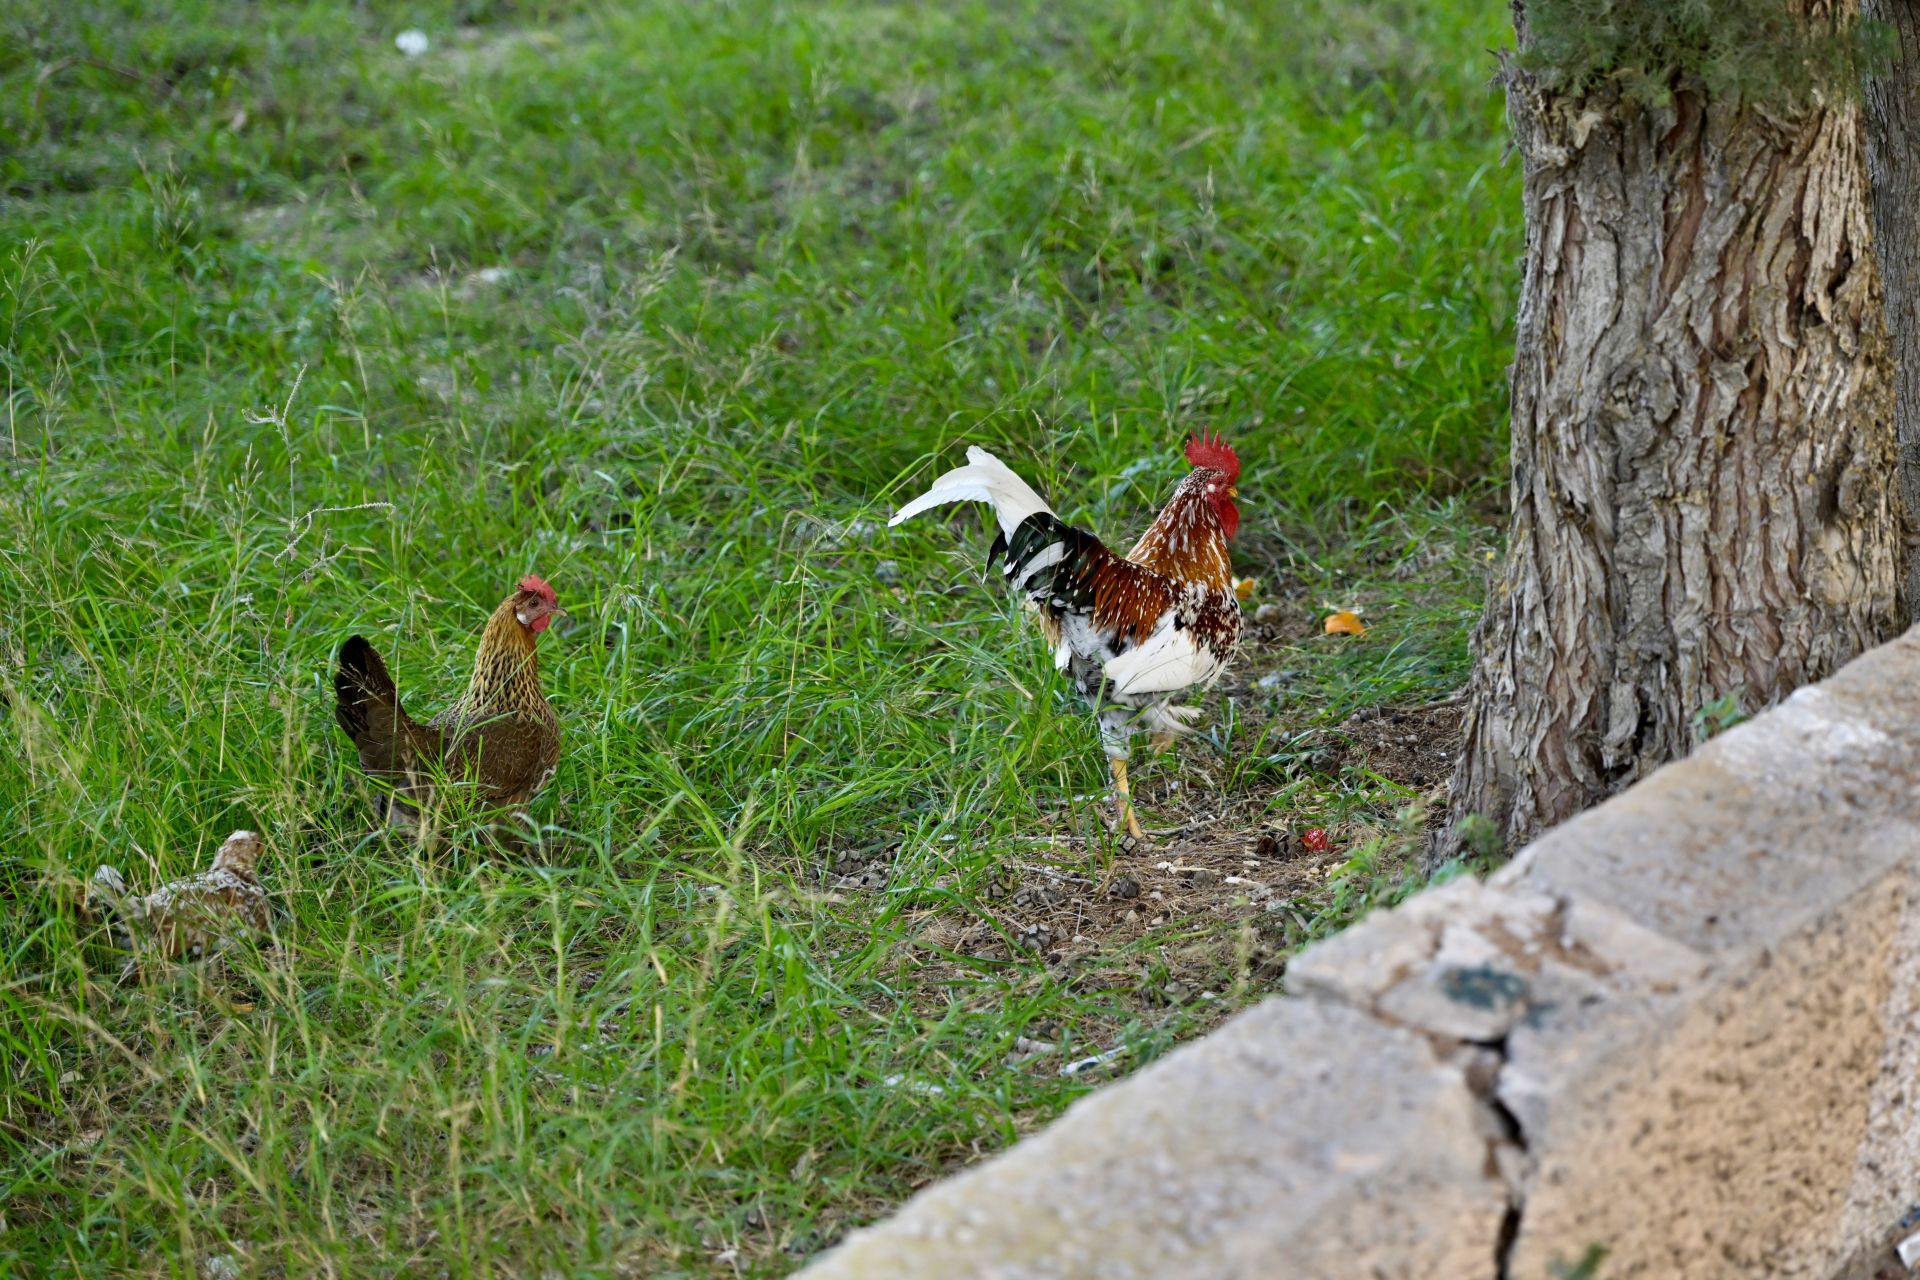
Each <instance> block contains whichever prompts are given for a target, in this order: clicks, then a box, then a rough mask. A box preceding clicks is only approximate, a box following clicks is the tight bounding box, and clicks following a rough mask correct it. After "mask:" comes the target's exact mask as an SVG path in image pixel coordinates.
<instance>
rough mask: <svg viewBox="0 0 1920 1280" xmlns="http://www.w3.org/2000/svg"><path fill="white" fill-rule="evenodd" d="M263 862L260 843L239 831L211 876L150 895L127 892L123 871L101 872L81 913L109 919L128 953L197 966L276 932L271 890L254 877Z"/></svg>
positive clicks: (221, 852)
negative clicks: (234, 945) (236, 944)
mask: <svg viewBox="0 0 1920 1280" xmlns="http://www.w3.org/2000/svg"><path fill="white" fill-rule="evenodd" d="M259 861H260V837H259V836H257V835H255V834H254V833H253V832H251V831H236V832H234V833H233V834H232V835H230V836H228V837H227V838H226V840H225V841H224V842H223V843H222V844H221V845H220V849H219V851H218V852H217V853H215V854H214V855H213V865H212V866H211V867H209V868H208V869H207V870H205V871H202V872H201V873H200V874H199V875H194V876H188V877H187V878H186V879H184V880H175V881H172V882H171V883H169V884H165V885H162V886H161V887H160V888H158V889H156V890H155V891H154V892H152V893H149V894H146V895H145V896H141V895H138V894H133V893H129V892H128V891H127V882H126V881H125V880H124V879H123V878H122V877H121V875H120V873H119V872H118V871H116V870H114V869H113V868H112V867H106V866H103V867H101V868H100V869H99V870H97V871H95V872H94V873H93V880H92V882H91V883H90V884H89V885H88V886H87V897H86V901H85V903H84V904H83V907H84V910H85V912H86V914H87V916H88V917H89V918H92V919H103V920H110V921H111V922H112V924H113V935H114V941H115V942H116V943H117V944H118V945H120V946H122V947H124V948H125V949H127V950H129V951H132V952H134V953H136V954H146V955H151V956H155V957H158V958H159V959H163V960H173V959H178V958H180V957H183V956H184V957H186V958H187V959H192V960H197V959H200V958H202V957H204V956H208V955H212V954H213V953H214V952H217V951H220V950H222V949H224V948H225V947H226V946H227V945H228V944H229V943H231V942H233V941H235V940H236V939H238V938H241V937H244V936H246V935H248V934H263V933H266V932H268V931H269V930H270V929H271V928H272V924H273V913H272V910H271V908H270V907H269V905H268V902H267V891H266V890H265V889H263V888H261V887H260V879H259V876H258V875H257V873H256V868H257V867H258V865H259Z"/></svg>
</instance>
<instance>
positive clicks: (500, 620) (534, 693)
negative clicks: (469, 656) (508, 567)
mask: <svg viewBox="0 0 1920 1280" xmlns="http://www.w3.org/2000/svg"><path fill="white" fill-rule="evenodd" d="M514 603H515V602H514V598H512V597H509V598H508V599H506V600H504V601H502V602H501V605H500V607H499V608H498V609H495V610H494V611H493V616H492V617H491V618H488V619H487V629H486V630H485V631H483V632H481V634H480V651H479V652H478V653H477V654H475V655H474V659H473V676H472V678H471V679H469V680H468V681H467V691H466V693H465V694H463V695H461V698H460V702H461V705H462V707H463V708H464V709H465V710H466V711H467V712H468V713H473V712H500V711H508V710H511V709H513V708H514V707H518V706H528V705H534V704H538V703H540V702H541V701H543V698H542V695H541V693H540V660H539V657H538V656H537V655H536V654H535V652H534V635H533V633H532V632H531V631H529V630H527V629H526V627H524V626H522V625H521V623H520V619H519V618H518V617H517V616H515V613H514Z"/></svg>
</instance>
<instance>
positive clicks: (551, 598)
mask: <svg viewBox="0 0 1920 1280" xmlns="http://www.w3.org/2000/svg"><path fill="white" fill-rule="evenodd" d="M520 589H521V590H522V591H531V592H533V594H535V595H537V596H539V597H540V598H541V599H542V600H545V601H546V602H547V607H548V608H553V607H555V606H557V605H558V604H559V603H560V599H559V597H558V596H556V595H554V594H553V588H552V587H550V586H548V585H547V580H546V579H545V578H543V577H541V576H540V575H539V574H537V573H530V574H528V575H527V576H526V577H524V578H522V579H520Z"/></svg>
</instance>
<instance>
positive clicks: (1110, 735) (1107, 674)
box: [887, 433, 1240, 842]
mask: <svg viewBox="0 0 1920 1280" xmlns="http://www.w3.org/2000/svg"><path fill="white" fill-rule="evenodd" d="M1187 461H1188V462H1189V463H1191V464H1192V465H1193V470H1192V471H1191V472H1190V473H1189V474H1188V475H1187V477H1186V479H1184V480H1182V481H1181V482H1180V486H1179V487H1178V488H1177V489H1175V490H1174V492H1173V497H1172V498H1171V499H1170V500H1169V501H1168V502H1167V505H1166V506H1165V507H1164V508H1163V509H1162V510H1161V512H1160V514H1159V516H1158V517H1157V518H1155V520H1154V522H1153V523H1152V524H1151V525H1150V526H1148V528H1147V531H1146V533H1145V534H1143V535H1141V538H1140V541H1139V542H1137V543H1135V544H1134V547H1133V550H1131V551H1129V552H1128V553H1127V555H1126V558H1125V559H1122V558H1121V557H1119V556H1117V555H1115V554H1114V553H1113V552H1111V551H1109V550H1108V549H1107V548H1106V546H1105V545H1104V544H1102V543H1101V541H1100V539H1098V538H1096V537H1094V536H1093V535H1092V534H1090V533H1088V532H1086V531H1085V530H1083V529H1076V528H1074V527H1073V526H1072V525H1070V524H1067V523H1066V522H1065V521H1063V520H1061V519H1060V517H1058V516H1056V515H1055V514H1054V513H1053V512H1052V510H1050V509H1049V508H1048V506H1047V504H1046V501H1045V500H1044V499H1043V498H1041V497H1040V495H1039V494H1037V493H1035V492H1034V491H1033V489H1032V488H1031V487H1029V486H1028V484H1027V483H1026V481H1024V480H1022V479H1021V478H1020V477H1019V476H1017V475H1015V474H1014V473H1013V471H1012V470H1010V469H1009V468H1008V467H1007V466H1006V464H1005V463H1003V462H1001V461H1000V459H998V458H996V457H994V456H993V455H992V454H990V453H988V452H987V451H986V450H985V449H981V448H977V447H976V448H970V449H968V450H967V465H966V466H964V467H960V468H957V469H956V470H953V471H949V472H947V473H946V474H945V475H943V476H941V477H940V478H939V479H938V480H935V481H934V482H933V487H932V488H931V489H929V490H927V491H926V492H925V493H924V494H922V495H920V496H919V497H918V498H915V499H914V500H913V501H912V502H909V503H908V504H907V505H906V506H904V507H902V508H900V510H899V511H898V512H896V513H895V514H894V517H893V519H891V520H889V521H888V522H887V523H888V524H889V525H897V524H899V523H900V522H901V521H903V520H907V519H910V518H912V517H913V516H916V515H918V514H920V513H921V512H922V511H926V510H928V509H930V508H932V507H938V506H942V505H944V504H946V503H949V502H985V503H988V504H989V505H991V506H992V507H993V514H994V518H995V519H996V520H997V521H998V522H999V525H1000V531H999V533H998V534H996V535H995V537H994V540H993V548H992V550H990V551H989V552H988V553H987V567H988V568H992V567H993V564H994V562H995V561H996V560H998V559H999V558H1000V557H1001V556H1003V555H1004V556H1005V557H1006V567H1005V569H1004V570H1003V573H1004V575H1005V577H1006V579H1007V582H1008V583H1009V584H1010V585H1011V586H1012V587H1013V589H1014V590H1015V591H1018V592H1020V593H1022V594H1023V595H1024V596H1025V597H1026V599H1027V602H1028V603H1029V604H1030V605H1031V606H1032V607H1033V608H1034V610H1035V611H1036V612H1037V613H1038V615H1039V620H1040V629H1041V631H1042V633H1043V634H1044V635H1045V636H1046V639H1047V643H1048V644H1049V645H1050V646H1052V648H1053V664H1054V666H1055V668H1057V669H1058V670H1061V671H1064V672H1066V673H1067V674H1068V676H1069V677H1070V678H1071V679H1072V681H1073V683H1074V687H1075V688H1076V689H1078V690H1079V691H1080V694H1081V696H1083V697H1084V698H1086V699H1087V701H1088V702H1089V703H1090V704H1091V706H1092V708H1093V710H1094V712H1095V714H1096V716H1097V717H1098V720H1099V725H1100V743H1101V745H1102V746H1103V747H1104V748H1105V749H1106V754H1107V761H1108V767H1109V769H1110V770H1111V771H1112V774H1113V789H1114V799H1115V803H1116V805H1117V807H1118V810H1119V819H1120V822H1121V823H1123V824H1124V825H1125V827H1126V830H1127V834H1128V835H1130V836H1132V837H1133V838H1134V839H1135V840H1139V841H1142V842H1144V841H1145V840H1146V838H1147V837H1146V833H1145V832H1144V831H1142V830H1141V829H1140V820H1139V818H1138V817H1137V816H1135V814H1134V811H1133V797H1132V794H1131V792H1130V791H1129V790H1128V787H1127V757H1128V755H1129V754H1130V747H1131V744H1132V740H1133V735H1134V734H1135V733H1136V732H1138V731H1139V730H1141V729H1145V730H1146V731H1147V732H1148V733H1149V734H1150V735H1152V741H1153V743H1154V745H1155V746H1156V747H1157V748H1160V749H1165V748H1166V747H1167V746H1170V745H1171V744H1172V742H1173V738H1174V736H1175V735H1176V734H1179V733H1183V732H1185V731H1187V730H1188V729H1190V728H1191V727H1192V721H1193V719H1194V717H1196V716H1197V715H1199V713H1200V709H1199V708H1198V707H1176V706H1173V705H1171V702H1172V699H1173V698H1175V697H1176V696H1178V695H1180V694H1183V693H1185V692H1187V691H1188V690H1196V691H1199V690H1204V689H1206V688H1207V687H1208V686H1209V685H1211V684H1212V683H1213V682H1214V681H1215V680H1217V679H1218V678H1219V676H1220V673H1221V672H1222V671H1224V670H1225V669H1226V665H1227V663H1228V661H1229V660H1230V659H1231V658H1232V657H1233V651H1234V647H1235V646H1236V645H1237V644H1238V643H1239V640H1240V605H1239V602H1238V600H1237V599H1236V598H1235V596H1234V589H1233V574H1232V570H1231V568H1230V567H1229V563H1228V559H1227V541H1228V539H1230V538H1232V537H1233V535H1234V532H1235V531H1236V530H1237V529H1238V528H1239V525H1240V509H1239V508H1238V507H1237V506H1235V505H1234V499H1235V498H1237V497H1238V496H1239V492H1238V490H1236V489H1235V488H1234V485H1235V484H1236V482H1237V481H1238V480H1239V478H1240V460H1239V458H1238V457H1236V456H1235V455H1234V452H1233V449H1232V448H1231V447H1230V446H1229V445H1228V444H1227V443H1226V442H1225V441H1224V440H1221V439H1220V438H1219V437H1218V436H1213V437H1209V436H1207V435H1206V434H1205V433H1202V434H1201V435H1198V436H1195V437H1194V438H1192V439H1191V440H1189V441H1188V442H1187Z"/></svg>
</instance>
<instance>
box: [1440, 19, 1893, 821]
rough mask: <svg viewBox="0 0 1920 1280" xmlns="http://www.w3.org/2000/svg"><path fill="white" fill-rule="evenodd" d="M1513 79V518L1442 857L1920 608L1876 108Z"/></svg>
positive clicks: (1532, 816)
mask: <svg viewBox="0 0 1920 1280" xmlns="http://www.w3.org/2000/svg"><path fill="white" fill-rule="evenodd" d="M1515 13H1516V27H1517V28H1518V29H1519V32H1520V37H1521V41H1522V47H1525V40H1526V30H1525V15H1524V13H1523V12H1522V11H1521V9H1520V7H1519V6H1518V5H1516V6H1515ZM1505 78H1506V88H1507V106H1508V116H1509V119H1510V121H1511V124H1512V128H1513V134H1514V139H1515V143H1516V146H1517V149H1518V152H1519V155H1520V157H1521V160H1522V162H1523V164H1524V165H1525V173H1524V188H1523V190H1524V196H1523V198H1524V204H1525V215H1526V226H1527V257H1526V266H1525V276H1524V281H1523V284H1522V287H1521V296H1520V309H1519V317H1518V334H1517V348H1518V349H1517V354H1516V358H1515V361H1514V365H1513V370H1512V398H1513V405H1512V412H1513V491H1512V502H1513V511H1512V523H1511V526H1510V533H1509V544H1508V548H1507V555H1506V559H1505V562H1504V565H1503V567H1502V570H1501V573H1500V576H1499V578H1498V580H1497V581H1496V582H1495V583H1494V584H1492V586H1491V588H1490V590H1489V593H1488V599H1487V605H1486V612H1485V614H1484V616H1483V617H1482V619H1481V622H1480V625H1479V627H1478V628H1477V630H1476V632H1475V635H1474V651H1475V659H1474V661H1475V666H1474V672H1473V676H1472V680H1471V684H1470V688H1469V705H1468V712H1467V720H1466V741H1465V743H1464V745H1463V747H1462V753H1461V757H1460V761H1459V764H1458V766H1457V768H1456V770H1455V774H1454V779H1453V788H1452V797H1451V822H1450V826H1449V830H1448V831H1447V832H1446V833H1444V834H1443V835H1442V837H1441V839H1440V840H1439V841H1438V842H1437V843H1436V845H1435V850H1434V856H1435V858H1436V859H1438V858H1441V857H1446V856H1451V854H1452V853H1453V852H1454V851H1455V850H1456V849H1457V848H1458V847H1459V846H1460V843H1461V841H1462V839H1463V838H1465V837H1467V836H1468V835H1469V832H1468V830H1467V829H1463V827H1462V825H1461V824H1462V822H1463V820H1465V819H1466V818H1467V817H1468V816H1469V815H1472V814H1480V815H1484V818H1485V819H1488V820H1490V821H1491V823H1492V824H1493V825H1492V831H1493V832H1495V833H1498V834H1499V835H1500V836H1502V837H1504V842H1505V844H1506V846H1507V847H1508V848H1515V847H1517V846H1518V845H1519V844H1520V843H1522V842H1524V841H1525V840H1526V839H1528V838H1530V837H1531V836H1532V835H1534V834H1535V833H1536V832H1538V831H1540V830H1542V829H1543V828H1545V827H1548V826H1551V825H1553V824H1554V823H1557V822H1560V821H1562V820H1564V819H1566V818H1569V817H1571V816H1572V815H1574V814H1575V813H1578V812H1579V811H1580V810H1582V809H1584V808H1586V807H1587V806H1589V805H1591V804H1593V803H1595V802H1596V801H1598V800H1601V799H1603V798H1604V797H1606V796H1608V795H1610V794H1612V793H1613V792H1615V791H1618V790H1620V789H1621V788H1622V787H1624V786H1626V785H1628V784H1629V783H1631V782H1633V781H1634V780H1636V779H1638V778H1640V777H1643V776H1644V775H1645V774H1647V773H1648V772H1649V771H1650V770H1652V769H1654V768H1655V767H1657V766H1659V765H1661V764H1663V763H1665V762H1666V761H1669V760H1672V759H1675V758H1677V757H1679V756H1682V755H1685V754H1686V753H1687V751H1689V750H1690V749H1691V748H1692V747H1693V745H1694V743H1695V741H1696V737H1697V734H1698V732H1699V728H1698V725H1697V723H1696V721H1697V719H1698V717H1699V715H1700V713H1701V712H1702V710H1703V708H1705V707H1707V705H1708V704H1710V703H1714V702H1715V701H1716V700H1717V699H1721V698H1723V697H1726V696H1727V695H1733V696H1734V697H1737V699H1738V703H1739V706H1740V708H1741V709H1742V710H1744V711H1746V712H1752V711H1754V710H1757V709H1758V708H1760V707H1763V706H1766V705H1768V704H1770V703H1772V702H1774V701H1776V700H1777V699H1779V698H1781V697H1783V696H1784V695H1785V694H1787V693H1788V692H1790V691H1791V690H1793V689H1794V688H1796V687H1797V686H1799V685H1801V684H1803V683H1805V682H1807V681H1809V680H1815V679H1818V678H1820V677H1821V676H1824V675H1826V674H1827V673H1828V672H1830V671H1832V670H1833V669H1834V668H1835V667H1837V666H1839V665H1840V664H1841V663H1843V662H1845V661H1846V660H1847V659H1849V658H1851V657H1853V656H1854V655H1855V654H1858V653H1860V652H1861V651H1862V650H1864V649H1866V648H1868V647H1870V646H1872V645H1874V644H1876V643H1879V642H1880V641H1883V640H1886V639H1888V638H1890V637H1891V636H1893V635H1895V634H1897V633H1898V631H1899V630H1900V629H1901V627H1902V626H1903V624H1904V618H1905V614H1904V608H1903V605H1902V597H1901V586H1902V580H1903V574H1904V572H1905V569H1906V559H1907V556H1906V546H1907V539H1906V534H1905V518H1904V511H1905V507H1904V505H1903V504H1902V503H1901V501H1900V496H1899V493H1898V489H1897V485H1896V481H1895V470H1896V467H1895V458H1896V446H1895V438H1894V428H1893V418H1892V408H1893V405H1892V400H1893V386H1892V374H1891V358H1890V351H1889V347H1888V342H1887V337H1886V333H1885V328H1884V324H1883V320H1882V315H1881V300H1880V285H1879V279H1878V274H1877V272H1876V270H1875V267H1874V259H1873V255H1872V253H1871V251H1870V249H1871V244H1870V236H1869V232H1868V213H1867V178H1866V173H1865V166H1864V163H1863V156H1862V150H1863V145H1864V144H1863V140H1862V129H1861V115H1860V111H1859V109H1858V108H1857V107H1856V106H1853V105H1850V104H1848V103H1846V102H1844V101H1842V102H1839V103H1838V104H1831V103H1830V105H1828V106H1826V107H1824V108H1819V109H1809V110H1807V111H1804V112H1801V113H1799V114H1797V115H1792V116H1785V117H1783V116H1780V115H1772V114H1769V113H1768V112H1766V111H1765V110H1764V109H1763V108H1758V107H1751V106H1749V107H1745V108H1738V107H1734V106H1730V105H1726V104H1722V103H1719V102H1715V101H1709V100H1708V99H1707V98H1706V97H1705V95H1703V94H1702V93H1700V92H1697V91H1694V90H1691V89H1686V88H1682V89H1680V90H1678V91H1677V92H1676V93H1675V95H1674V98H1673V100H1672V103H1671V105H1670V106H1667V107H1665V108H1659V109H1651V108H1645V107H1641V106H1636V105H1633V104H1631V103H1627V102H1623V101H1621V100H1620V99H1619V98H1617V97H1614V96H1602V95H1599V94H1596V95H1591V96H1586V97H1581V98H1578V99H1573V98H1567V97H1562V96H1558V95H1554V94H1551V93H1548V92H1546V91H1545V90H1544V89H1543V88H1542V87H1541V86H1540V84H1539V83H1538V81H1537V80H1536V79H1535V78H1534V77H1532V76H1531V75H1529V74H1527V73H1525V72H1523V71H1520V70H1518V69H1517V68H1514V67H1512V66H1509V68H1508V71H1507V74H1506V77H1505ZM1610 93H1611V91H1609V95H1610ZM1481 829H1482V830H1483V831H1484V830H1486V828H1485V827H1484V826H1483V827H1482V828H1481Z"/></svg>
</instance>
